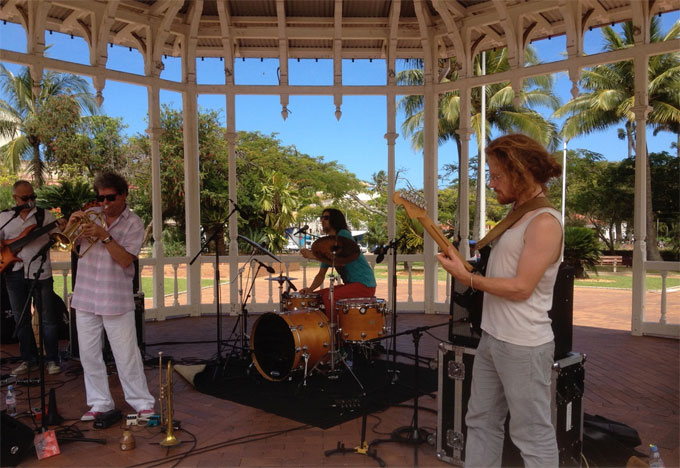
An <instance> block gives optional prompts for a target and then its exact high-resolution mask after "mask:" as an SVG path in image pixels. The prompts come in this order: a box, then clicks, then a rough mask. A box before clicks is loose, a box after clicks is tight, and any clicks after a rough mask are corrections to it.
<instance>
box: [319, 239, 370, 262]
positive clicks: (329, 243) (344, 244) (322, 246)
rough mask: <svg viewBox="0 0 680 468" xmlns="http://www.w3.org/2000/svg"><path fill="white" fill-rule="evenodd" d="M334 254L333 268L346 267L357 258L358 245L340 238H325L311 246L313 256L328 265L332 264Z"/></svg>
mask: <svg viewBox="0 0 680 468" xmlns="http://www.w3.org/2000/svg"><path fill="white" fill-rule="evenodd" d="M333 252H335V266H343V265H347V264H348V263H350V262H353V261H354V260H356V259H357V257H359V253H360V250H359V245H358V244H357V243H356V242H354V241H353V240H351V239H348V238H346V237H341V236H337V235H336V236H326V237H322V238H320V239H317V240H315V241H314V243H313V244H312V253H313V254H314V256H315V257H316V258H317V259H319V260H321V261H322V262H324V263H327V264H328V265H332V264H333Z"/></svg>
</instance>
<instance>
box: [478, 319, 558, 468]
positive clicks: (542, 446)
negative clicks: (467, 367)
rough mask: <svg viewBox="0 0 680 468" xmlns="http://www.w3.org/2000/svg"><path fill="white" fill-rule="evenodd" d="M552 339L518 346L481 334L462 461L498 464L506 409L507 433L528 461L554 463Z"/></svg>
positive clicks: (544, 464)
mask: <svg viewBox="0 0 680 468" xmlns="http://www.w3.org/2000/svg"><path fill="white" fill-rule="evenodd" d="M554 350H555V342H554V341H551V342H550V343H546V344H544V345H540V346H536V347H531V346H518V345H513V344H510V343H507V342H504V341H500V340H497V339H496V338H494V337H492V336H491V335H489V334H488V333H486V332H485V333H483V334H482V339H481V340H480V342H479V347H478V348H477V354H476V355H475V361H474V365H473V369H472V389H471V392H470V402H469V404H468V410H467V416H466V417H465V423H466V425H467V441H466V444H465V467H466V468H480V467H499V466H501V460H502V455H503V438H504V424H505V418H506V416H507V413H508V410H510V437H511V439H512V441H513V442H514V443H515V445H516V446H517V447H518V448H519V449H520V451H521V453H522V459H523V460H524V465H525V466H526V467H542V468H550V467H557V466H558V451H557V440H556V438H555V428H554V427H553V425H552V422H551V417H550V401H551V395H550V383H551V378H552V371H551V368H552V365H553V354H554Z"/></svg>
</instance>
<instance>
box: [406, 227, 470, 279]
mask: <svg viewBox="0 0 680 468" xmlns="http://www.w3.org/2000/svg"><path fill="white" fill-rule="evenodd" d="M416 219H417V220H418V221H420V224H422V225H423V228H424V229H425V230H426V231H427V233H428V234H429V235H430V237H432V239H434V241H435V242H436V243H437V245H438V246H439V248H440V249H441V250H442V252H445V253H446V252H448V250H449V247H453V251H454V252H456V255H457V256H458V258H459V259H460V260H461V261H462V262H463V265H465V269H466V270H467V271H472V265H470V264H469V263H468V262H467V260H465V258H464V257H463V256H462V255H461V253H460V252H459V251H458V249H457V248H456V247H455V246H454V245H453V244H452V243H451V241H450V240H449V239H448V238H447V237H446V236H445V235H444V233H443V232H442V230H441V229H440V228H439V226H437V225H436V224H434V222H433V221H432V220H431V219H430V217H429V216H418V217H417V218H416Z"/></svg>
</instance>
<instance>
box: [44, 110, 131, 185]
mask: <svg viewBox="0 0 680 468" xmlns="http://www.w3.org/2000/svg"><path fill="white" fill-rule="evenodd" d="M125 128H127V125H125V124H124V123H123V119H121V118H113V117H109V116H106V115H92V116H86V117H82V118H80V119H79V120H78V122H77V126H76V128H75V132H74V133H70V134H66V135H63V136H61V137H60V138H58V139H56V140H55V141H54V143H53V144H51V145H50V146H49V147H48V151H47V154H48V156H49V159H50V160H53V161H54V162H55V164H56V169H57V172H58V173H60V175H62V176H66V177H69V178H73V177H77V176H78V175H82V174H85V175H86V176H87V177H89V178H94V177H95V176H96V175H97V174H98V173H100V172H102V171H105V170H110V171H114V172H117V173H120V174H124V175H126V176H130V175H131V174H130V171H129V170H128V166H129V165H130V164H134V160H132V161H131V160H128V158H127V139H126V138H125V136H124V135H123V132H124V130H125Z"/></svg>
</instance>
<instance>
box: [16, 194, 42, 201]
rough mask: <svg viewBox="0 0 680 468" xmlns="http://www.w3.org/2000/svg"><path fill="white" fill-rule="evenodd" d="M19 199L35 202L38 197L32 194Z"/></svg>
mask: <svg viewBox="0 0 680 468" xmlns="http://www.w3.org/2000/svg"><path fill="white" fill-rule="evenodd" d="M19 198H21V201H28V200H35V199H36V198H38V196H37V195H36V194H35V193H34V194H33V195H24V196H23V197H19Z"/></svg>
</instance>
